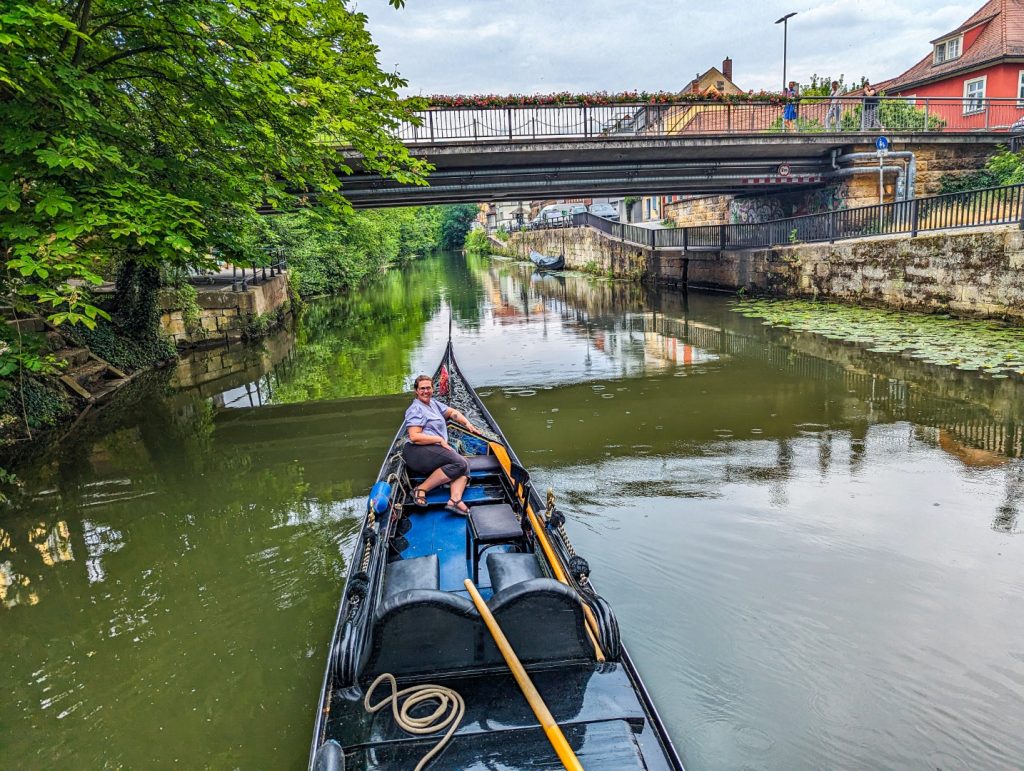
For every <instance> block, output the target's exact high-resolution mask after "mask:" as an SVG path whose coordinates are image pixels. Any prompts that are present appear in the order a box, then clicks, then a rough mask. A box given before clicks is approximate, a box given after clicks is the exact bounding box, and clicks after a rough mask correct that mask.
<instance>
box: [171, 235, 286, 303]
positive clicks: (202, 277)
mask: <svg viewBox="0 0 1024 771" xmlns="http://www.w3.org/2000/svg"><path fill="white" fill-rule="evenodd" d="M262 251H263V253H264V255H265V256H264V257H263V259H261V260H260V264H259V265H234V264H232V265H230V266H226V265H225V266H223V267H220V269H219V270H207V271H202V272H199V273H195V274H193V275H190V276H189V281H190V282H191V283H193V284H196V285H199V286H216V285H226V286H230V287H231V291H232V292H245V291H246V290H248V289H249V287H250V286H251V285H254V284H259V283H260V282H262V281H266V280H267V279H268V278H273V277H274V276H277V275H279V274H281V273H284V272H285V271H286V270H287V269H288V258H287V256H286V255H285V253H284V249H282V248H281V247H278V246H265V247H263V248H262ZM215 256H216V253H215ZM218 263H219V264H220V265H223V263H220V261H219V260H218Z"/></svg>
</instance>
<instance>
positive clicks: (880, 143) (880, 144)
mask: <svg viewBox="0 0 1024 771" xmlns="http://www.w3.org/2000/svg"><path fill="white" fill-rule="evenodd" d="M875 149H876V150H888V149H889V140H888V139H886V138H885V137H879V138H878V139H876V140H875Z"/></svg>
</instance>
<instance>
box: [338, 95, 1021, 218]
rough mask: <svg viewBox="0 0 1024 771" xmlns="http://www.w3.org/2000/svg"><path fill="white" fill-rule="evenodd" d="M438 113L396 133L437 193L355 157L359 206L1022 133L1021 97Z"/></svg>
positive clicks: (480, 106) (640, 185) (781, 168)
mask: <svg viewBox="0 0 1024 771" xmlns="http://www.w3.org/2000/svg"><path fill="white" fill-rule="evenodd" d="M489 101H490V98H485V99H481V100H479V103H471V104H453V105H451V106H443V107H432V108H430V109H427V110H424V111H421V112H419V113H417V114H416V115H415V117H414V119H413V120H412V121H408V122H405V123H402V124H399V125H397V126H394V127H393V131H394V133H395V135H396V136H397V137H398V138H400V139H401V140H402V141H403V142H404V143H405V144H406V145H407V146H408V147H409V148H410V150H411V151H412V152H413V154H414V155H416V156H417V157H419V158H423V159H424V160H427V161H429V162H430V163H431V164H433V165H434V167H435V169H436V170H435V171H434V172H433V173H432V174H431V175H430V177H429V183H430V184H429V186H415V185H406V184H401V183H398V182H395V181H393V180H384V179H381V178H380V177H379V176H377V175H376V174H374V173H372V172H367V171H365V170H364V168H363V165H362V163H361V159H360V157H359V156H358V155H356V154H354V153H351V152H349V151H347V150H345V149H344V148H342V149H339V152H340V153H341V155H342V156H343V158H344V160H345V163H346V164H347V165H349V166H350V167H351V168H352V169H353V173H352V175H351V176H346V177H345V178H344V192H345V195H346V197H347V198H348V199H349V200H350V201H351V202H352V204H353V205H354V206H356V207H360V208H368V207H386V206H409V205H423V204H439V203H458V202H476V201H482V200H502V199H507V200H523V199H538V198H580V197H590V196H605V195H628V194H634V195H636V194H650V195H660V194H687V193H742V192H757V191H761V192H763V191H766V190H775V191H778V190H780V189H797V188H801V187H810V186H820V185H823V184H827V183H828V182H830V181H832V180H835V179H838V178H841V177H842V176H843V170H842V169H841V168H838V167H837V166H836V165H835V164H834V162H833V161H834V159H835V157H836V156H838V155H841V154H844V153H848V152H849V151H850V150H851V149H854V148H857V147H860V148H861V149H863V148H864V146H865V145H867V146H869V147H873V143H874V140H875V138H876V137H877V136H878V135H879V134H883V133H884V134H885V135H886V136H888V137H889V138H890V139H891V140H892V141H893V142H894V143H895V144H898V145H899V147H898V148H897V149H905V148H914V149H915V150H916V149H917V148H925V147H929V146H930V147H934V148H943V149H945V150H956V151H965V150H966V151H968V152H969V151H970V150H971V148H974V153H975V154H976V155H984V154H987V153H988V152H991V151H992V150H993V149H994V148H995V147H996V146H997V145H999V144H1006V143H1007V142H1008V141H1010V140H1011V139H1012V138H1013V135H1014V132H1015V131H1016V129H1017V125H1018V121H1021V119H1022V118H1024V108H1021V107H1019V106H1018V102H1017V100H1015V99H969V100H965V99H949V98H913V97H907V98H885V99H883V100H882V101H881V103H880V105H879V106H878V107H877V110H875V109H874V108H873V107H872V108H869V109H867V110H865V108H864V100H863V99H862V98H860V97H856V98H849V97H846V98H842V99H840V100H838V101H837V103H836V104H835V108H836V109H835V112H834V113H833V114H830V112H829V110H830V102H829V101H828V99H827V98H818V99H803V100H801V101H800V103H799V105H798V118H797V120H796V121H795V123H794V125H793V127H792V129H793V130H790V131H788V130H787V128H788V127H787V126H786V122H785V121H784V120H783V110H784V108H785V105H784V103H783V102H782V101H780V100H770V101H756V100H753V99H751V100H742V99H738V100H737V99H735V98H733V99H730V100H717V99H700V100H680V101H676V102H662V103H657V104H651V103H644V102H633V103H626V104H621V103H620V104H533V103H529V101H530V98H524V99H523V101H524V102H525V103H523V104H515V105H510V104H490V103H489ZM883 126H884V128H883Z"/></svg>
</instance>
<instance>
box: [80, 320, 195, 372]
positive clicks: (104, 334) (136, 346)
mask: <svg viewBox="0 0 1024 771" xmlns="http://www.w3.org/2000/svg"><path fill="white" fill-rule="evenodd" d="M64 335H65V337H67V338H69V339H70V340H72V341H74V342H75V343H77V344H78V345H82V346H85V347H87V348H88V349H89V350H91V351H92V352H93V353H95V354H96V355H97V356H99V357H100V358H101V359H105V360H106V361H108V362H110V363H111V364H113V365H114V366H115V367H117V368H118V369H120V370H124V371H125V372H136V371H138V370H140V369H148V368H150V367H155V366H156V365H157V364H160V363H162V362H164V361H167V360H168V359H173V358H176V357H177V351H176V350H175V348H174V344H173V343H172V342H171V341H170V340H168V339H167V338H165V337H160V336H156V335H155V336H153V337H151V338H149V339H148V340H137V339H135V338H133V337H131V336H130V335H128V334H127V333H126V332H125V330H123V329H121V327H120V326H118V325H117V324H114V323H112V322H109V321H98V323H97V324H96V328H95V329H87V328H85V327H82V326H78V327H75V328H74V329H69V330H66V331H65V332H64Z"/></svg>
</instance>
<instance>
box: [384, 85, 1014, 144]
mask: <svg viewBox="0 0 1024 771" xmlns="http://www.w3.org/2000/svg"><path fill="white" fill-rule="evenodd" d="M872 99H873V98H872V97H864V96H842V97H836V98H835V99H831V98H829V97H828V96H812V97H798V98H797V99H795V100H789V101H787V100H785V99H782V98H779V97H775V98H770V99H756V98H754V99H751V98H747V97H746V96H745V95H738V96H726V97H721V98H717V99H716V98H710V99H683V98H680V99H678V100H677V101H671V102H639V101H638V102H622V103H614V104H591V103H587V104H579V103H576V104H573V103H563V104H502V103H497V104H495V103H493V99H490V98H486V97H481V98H478V99H475V100H474V99H473V98H469V99H467V102H468V103H467V104H465V105H459V106H450V107H449V106H438V107H430V108H428V109H426V110H419V111H416V112H414V113H413V114H412V115H413V117H412V118H411V119H410V120H405V121H401V122H400V123H398V125H397V126H396V127H395V130H394V131H395V135H396V137H397V138H398V139H400V140H401V141H402V142H405V143H407V144H437V143H445V142H467V141H471V142H477V141H492V142H493V141H496V140H505V141H508V142H512V141H517V140H524V139H544V138H549V137H550V138H554V137H557V138H561V139H565V138H581V139H602V138H603V139H618V138H622V137H629V136H691V135H721V134H785V133H790V132H800V133H845V134H854V133H858V134H870V135H876V134H880V133H886V134H922V133H923V134H936V133H949V132H986V133H993V132H1001V133H1011V134H1013V133H1021V132H1024V123H1022V120H1024V103H1022V102H1020V101H1019V100H1018V99H1016V98H987V99H974V98H962V97H930V96H929V97H915V96H907V97H902V96H881V97H878V98H877V101H872ZM787 104H793V105H795V106H796V108H797V117H796V119H795V120H792V121H787V120H786V119H785V118H784V115H783V113H784V111H785V108H786V106H787Z"/></svg>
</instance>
